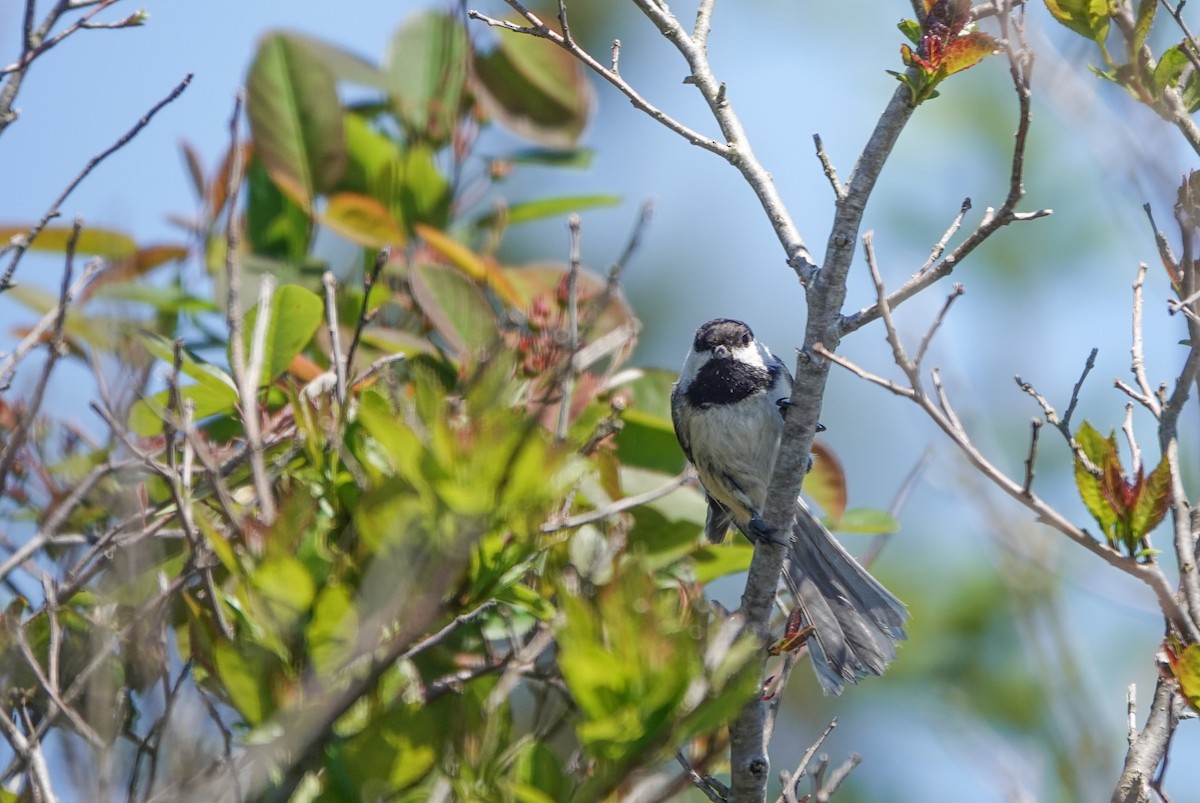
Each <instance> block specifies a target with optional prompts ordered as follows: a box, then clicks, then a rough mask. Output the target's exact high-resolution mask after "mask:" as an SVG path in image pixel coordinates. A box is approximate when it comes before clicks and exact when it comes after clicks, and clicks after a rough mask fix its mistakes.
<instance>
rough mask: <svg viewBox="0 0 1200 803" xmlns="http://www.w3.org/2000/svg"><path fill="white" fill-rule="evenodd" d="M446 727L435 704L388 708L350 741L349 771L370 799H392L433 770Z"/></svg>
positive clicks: (346, 753)
mask: <svg viewBox="0 0 1200 803" xmlns="http://www.w3.org/2000/svg"><path fill="white" fill-rule="evenodd" d="M446 727H447V722H446V719H445V717H444V712H439V711H437V710H436V709H435V708H434V707H420V706H415V705H414V706H411V707H403V708H398V709H394V710H391V711H387V712H385V713H384V714H382V715H380V716H377V717H375V718H374V719H373V720H371V722H370V724H369V725H368V726H367V727H366V728H364V729H363V730H361V731H360V732H358V733H357V734H355V735H354V736H353V737H351V738H350V739H349V740H347V742H346V744H345V747H344V749H343V756H344V760H345V763H346V770H347V772H348V773H349V775H350V777H352V778H354V779H355V782H356V783H357V784H361V786H360V789H361V790H362V791H363V792H365V793H367V794H366V796H367V797H368V798H369V799H373V800H384V799H392V797H393V794H391V793H393V792H396V791H399V790H402V789H405V788H406V787H409V786H411V785H412V784H414V783H416V782H417V781H419V780H421V779H422V778H424V777H425V776H426V775H427V774H428V773H429V771H430V770H431V769H433V767H434V764H435V763H436V762H437V758H438V755H439V753H440V752H441V751H442V749H443V740H444V738H445V735H446Z"/></svg>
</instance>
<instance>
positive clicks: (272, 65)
mask: <svg viewBox="0 0 1200 803" xmlns="http://www.w3.org/2000/svg"><path fill="white" fill-rule="evenodd" d="M246 116H247V117H248V118H249V119H250V131H251V134H252V135H253V139H254V146H255V149H256V151H257V153H258V156H259V158H260V159H262V161H263V164H264V165H265V166H266V168H267V172H268V174H270V176H271V179H272V180H273V181H274V182H275V183H276V184H277V185H278V186H279V187H280V188H281V189H283V190H284V191H285V192H287V193H289V194H290V195H291V196H292V197H293V198H294V199H295V200H296V201H297V202H299V203H300V204H301V205H303V206H305V207H309V206H311V204H312V200H313V198H314V197H315V196H316V195H317V194H319V193H322V192H325V191H326V190H328V189H330V188H332V187H333V186H334V185H335V184H336V183H337V180H338V178H340V177H341V175H342V170H343V169H345V165H346V147H345V137H344V134H343V131H342V107H341V103H340V102H339V100H338V95H337V87H336V86H335V84H334V80H333V75H332V73H330V71H329V68H328V67H326V66H325V64H324V62H322V61H321V60H320V59H318V58H317V57H316V56H314V55H313V54H312V53H311V52H310V51H309V50H308V49H307V47H306V46H305V42H304V41H303V40H302V39H298V38H295V37H293V36H291V35H290V34H285V33H272V34H268V35H267V36H266V37H264V38H263V39H262V41H260V42H259V46H258V52H257V53H256V54H255V57H254V61H253V63H252V64H251V65H250V72H249V74H248V75H247V76H246Z"/></svg>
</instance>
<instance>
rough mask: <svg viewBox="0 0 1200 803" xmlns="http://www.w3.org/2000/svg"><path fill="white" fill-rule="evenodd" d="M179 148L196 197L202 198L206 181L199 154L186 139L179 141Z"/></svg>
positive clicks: (204, 193)
mask: <svg viewBox="0 0 1200 803" xmlns="http://www.w3.org/2000/svg"><path fill="white" fill-rule="evenodd" d="M179 150H180V151H182V152H183V161H184V162H185V163H186V164H187V169H188V176H189V177H190V178H191V179H192V189H194V190H195V191H196V197H197V198H204V197H205V195H206V194H207V193H206V186H207V185H206V182H205V181H204V163H203V162H201V160H200V154H199V153H198V152H197V151H196V148H195V146H194V145H192V143H190V142H188V141H187V140H186V139H183V140H180V141H179Z"/></svg>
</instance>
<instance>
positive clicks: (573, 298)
mask: <svg viewBox="0 0 1200 803" xmlns="http://www.w3.org/2000/svg"><path fill="white" fill-rule="evenodd" d="M581 225H582V224H581V222H580V219H579V215H576V214H572V215H571V216H570V217H568V218H567V230H568V231H569V232H570V247H569V248H570V250H569V267H568V269H567V351H568V353H569V354H571V355H572V359H571V360H569V361H568V362H569V363H570V364H571V365H572V368H571V369H569V370H564V371H563V372H562V376H561V377H560V380H561V381H560V384H559V393H558V395H559V401H558V429H557V431H556V432H555V435H556V437H557V438H558V439H559V440H560V441H563V440H566V437H567V426H568V425H569V424H570V423H571V394H572V392H573V391H574V386H575V370H574V367H573V366H574V356H575V355H576V354H578V353H579V263H580V259H581V257H580V250H579V241H580V236H579V235H580V227H581Z"/></svg>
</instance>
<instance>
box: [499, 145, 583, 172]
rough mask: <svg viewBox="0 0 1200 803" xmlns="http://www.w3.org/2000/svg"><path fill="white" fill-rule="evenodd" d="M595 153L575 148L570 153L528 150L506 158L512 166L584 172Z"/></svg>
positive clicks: (546, 149)
mask: <svg viewBox="0 0 1200 803" xmlns="http://www.w3.org/2000/svg"><path fill="white" fill-rule="evenodd" d="M595 155H596V152H595V151H594V150H592V149H591V148H575V149H574V150H570V151H563V150H553V149H549V148H529V149H527V150H523V151H518V152H516V153H514V154H512V155H511V156H508V157H506V161H509V162H512V163H514V164H527V165H541V166H545V167H557V168H566V169H569V170H585V169H587V168H588V167H591V164H592V159H593V158H594V157H595Z"/></svg>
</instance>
